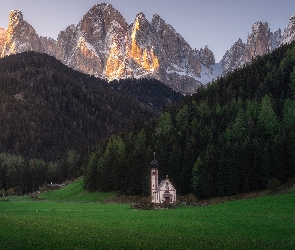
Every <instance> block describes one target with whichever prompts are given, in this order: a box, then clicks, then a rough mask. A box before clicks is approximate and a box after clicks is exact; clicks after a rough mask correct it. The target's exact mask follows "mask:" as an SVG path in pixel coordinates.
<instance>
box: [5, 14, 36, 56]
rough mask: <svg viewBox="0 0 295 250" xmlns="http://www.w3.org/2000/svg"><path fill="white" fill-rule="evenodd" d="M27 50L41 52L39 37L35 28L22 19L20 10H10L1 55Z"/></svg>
mask: <svg viewBox="0 0 295 250" xmlns="http://www.w3.org/2000/svg"><path fill="white" fill-rule="evenodd" d="M27 50H35V51H36V52H42V49H41V43H40V38H39V36H38V35H37V33H36V31H35V29H34V28H33V27H32V26H31V25H30V24H28V23H27V22H26V21H25V20H24V19H23V14H22V12H21V11H20V10H12V11H11V12H10V15H9V25H8V29H7V31H6V37H5V44H4V46H3V50H2V54H1V57H3V56H6V55H10V54H15V53H20V52H23V51H27Z"/></svg>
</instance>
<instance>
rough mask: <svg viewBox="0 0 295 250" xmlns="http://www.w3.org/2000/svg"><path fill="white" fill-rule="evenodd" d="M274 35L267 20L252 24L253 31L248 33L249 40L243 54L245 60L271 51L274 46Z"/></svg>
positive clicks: (247, 60)
mask: <svg viewBox="0 0 295 250" xmlns="http://www.w3.org/2000/svg"><path fill="white" fill-rule="evenodd" d="M271 45H272V36H271V33H270V30H269V28H268V23H267V22H264V23H263V22H256V23H254V24H253V26H252V33H251V34H249V35H248V40H247V44H246V48H245V52H244V55H243V57H244V58H243V60H244V61H245V62H250V61H251V60H252V59H253V58H255V57H256V56H258V55H260V56H261V55H264V54H266V53H269V52H270V51H271V50H272V48H271Z"/></svg>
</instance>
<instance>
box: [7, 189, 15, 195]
mask: <svg viewBox="0 0 295 250" xmlns="http://www.w3.org/2000/svg"><path fill="white" fill-rule="evenodd" d="M6 194H7V195H8V196H10V195H14V188H9V189H8V190H7V191H6Z"/></svg>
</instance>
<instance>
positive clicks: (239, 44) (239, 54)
mask: <svg viewBox="0 0 295 250" xmlns="http://www.w3.org/2000/svg"><path fill="white" fill-rule="evenodd" d="M245 48H246V45H245V44H244V43H243V41H242V39H240V38H239V39H238V41H236V42H235V43H234V44H233V46H232V47H231V48H230V49H229V50H227V51H226V52H225V54H224V56H223V58H222V59H221V65H222V72H223V75H225V74H227V73H228V72H230V71H233V70H234V69H236V68H239V67H241V66H242V65H243V64H244V62H243V55H244V52H245Z"/></svg>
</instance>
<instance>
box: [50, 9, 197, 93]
mask: <svg viewBox="0 0 295 250" xmlns="http://www.w3.org/2000/svg"><path fill="white" fill-rule="evenodd" d="M56 48H57V49H56V58H57V59H59V60H61V61H62V62H63V63H65V64H66V65H68V66H70V67H72V68H74V69H76V70H79V71H82V72H84V73H87V74H91V75H95V76H97V77H102V78H106V79H108V80H109V81H111V80H114V79H120V78H128V77H131V78H140V77H148V78H150V77H153V78H156V79H158V80H160V81H162V82H164V83H166V84H167V85H169V86H170V87H172V88H174V89H175V90H177V91H180V92H183V93H187V92H189V93H191V92H194V91H195V90H196V89H197V87H198V86H199V85H200V83H199V82H198V81H197V80H196V78H197V77H198V76H199V73H200V72H201V66H200V63H199V61H198V56H197V55H196V53H194V51H193V50H192V49H191V47H190V46H189V45H188V44H187V43H186V42H185V40H184V39H183V38H182V37H181V36H180V35H179V34H178V33H176V31H175V30H174V29H173V28H172V27H171V26H170V25H167V24H166V23H165V22H164V21H163V20H162V19H161V18H160V17H159V16H158V15H155V16H154V17H153V20H152V22H151V23H150V22H149V21H148V20H147V19H146V17H145V15H144V14H143V13H139V14H137V16H136V18H135V20H134V22H133V23H132V24H131V25H129V26H128V24H127V23H126V21H125V19H124V18H123V16H122V15H121V14H120V13H119V12H118V11H117V10H115V9H114V8H113V7H112V5H110V4H106V3H102V4H97V5H95V6H93V8H92V9H90V10H89V11H88V12H87V13H86V14H85V15H84V16H83V18H82V19H81V21H80V22H79V24H78V25H77V26H74V25H71V26H69V27H68V28H67V29H66V30H64V31H62V32H60V33H59V36H58V39H57V46H56Z"/></svg>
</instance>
